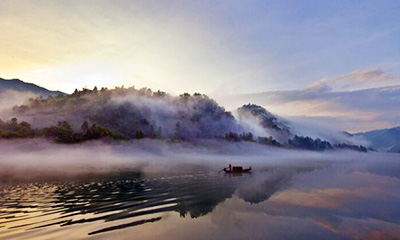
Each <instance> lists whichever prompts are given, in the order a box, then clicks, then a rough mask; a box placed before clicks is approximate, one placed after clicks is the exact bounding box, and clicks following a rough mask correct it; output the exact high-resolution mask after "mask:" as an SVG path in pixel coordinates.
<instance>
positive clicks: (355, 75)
mask: <svg viewBox="0 0 400 240" xmlns="http://www.w3.org/2000/svg"><path fill="white" fill-rule="evenodd" d="M398 84H400V77H399V76H392V75H389V74H386V73H385V72H383V71H382V70H381V69H371V70H358V71H353V72H351V73H347V74H344V75H341V76H338V77H335V78H331V79H322V80H320V81H317V82H314V83H313V84H312V85H311V86H310V88H311V89H313V88H321V86H323V87H324V88H328V89H329V90H334V91H354V90H360V89H366V88H378V87H385V86H391V85H398Z"/></svg>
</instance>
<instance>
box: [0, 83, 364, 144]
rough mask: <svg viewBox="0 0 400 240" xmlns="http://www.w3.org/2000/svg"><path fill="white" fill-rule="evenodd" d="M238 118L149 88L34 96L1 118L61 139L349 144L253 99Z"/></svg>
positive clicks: (2, 133) (210, 104)
mask: <svg viewBox="0 0 400 240" xmlns="http://www.w3.org/2000/svg"><path fill="white" fill-rule="evenodd" d="M237 114H238V119H236V118H235V117H234V116H233V115H232V114H231V113H230V112H228V111H226V110H225V109H224V108H223V107H221V106H219V105H218V104H217V102H215V101H214V100H213V99H211V98H209V97H207V96H206V95H204V94H199V93H195V94H193V95H190V94H187V93H184V94H182V95H179V96H171V95H169V94H167V93H165V92H162V91H157V92H153V91H152V90H150V89H148V88H142V89H135V88H134V87H130V88H124V87H121V88H119V87H117V88H115V89H112V90H108V89H106V88H102V89H100V90H99V89H97V88H94V89H93V90H89V89H84V90H82V91H78V90H76V91H75V92H74V93H73V94H70V95H58V96H50V97H48V98H43V97H40V98H36V99H30V100H29V101H28V102H27V103H26V104H25V105H21V106H16V107H14V108H13V109H12V111H11V113H8V116H10V115H11V116H12V117H13V119H11V120H7V119H4V121H0V137H2V138H18V137H48V138H52V139H54V140H55V141H56V142H59V143H79V142H83V141H87V140H92V139H99V138H105V139H114V140H129V139H141V138H158V139H167V140H173V141H190V142H193V141H196V139H220V140H226V141H236V142H237V141H252V142H257V143H261V144H266V145H272V146H276V147H289V148H302V149H309V150H328V149H335V148H350V149H356V150H362V151H365V150H366V149H365V148H363V147H360V146H352V145H351V144H350V145H349V143H343V145H338V144H335V145H333V144H331V143H329V142H328V141H324V140H321V139H312V138H309V137H307V136H296V135H294V134H293V133H292V132H291V131H290V128H289V127H288V126H287V125H286V124H285V122H284V121H281V120H280V119H279V118H277V117H276V116H274V115H273V114H271V113H269V112H268V111H267V110H265V109H264V108H262V107H260V106H257V105H253V104H249V105H244V106H243V107H241V108H239V109H238V111H237Z"/></svg>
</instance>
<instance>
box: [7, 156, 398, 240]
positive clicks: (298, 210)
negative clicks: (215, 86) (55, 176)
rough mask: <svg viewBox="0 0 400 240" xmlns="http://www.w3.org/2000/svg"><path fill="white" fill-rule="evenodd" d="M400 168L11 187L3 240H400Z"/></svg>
mask: <svg viewBox="0 0 400 240" xmlns="http://www.w3.org/2000/svg"><path fill="white" fill-rule="evenodd" d="M399 162H400V161H396V160H388V161H385V160H381V161H380V162H379V163H376V162H371V161H354V162H343V163H334V162H330V163H326V162H325V163H314V164H311V165H310V164H307V166H302V165H301V164H299V165H296V166H285V167H283V166H270V167H258V168H257V169H256V170H255V171H254V172H253V173H252V174H243V175H226V174H222V173H221V174H218V173H216V172H207V171H205V172H196V173H182V174H175V175H172V176H145V175H141V174H138V173H124V174H120V175H113V176H109V177H102V178H99V179H96V180H93V179H91V180H90V181H88V180H83V179H82V180H76V181H74V182H40V183H21V184H13V185H10V184H3V185H1V187H0V239H400V190H399V189H400V165H399Z"/></svg>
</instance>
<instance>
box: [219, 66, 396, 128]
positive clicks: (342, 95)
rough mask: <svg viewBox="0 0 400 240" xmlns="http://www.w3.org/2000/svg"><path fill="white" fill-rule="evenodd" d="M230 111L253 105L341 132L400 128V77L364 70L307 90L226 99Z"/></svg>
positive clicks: (224, 102)
mask: <svg viewBox="0 0 400 240" xmlns="http://www.w3.org/2000/svg"><path fill="white" fill-rule="evenodd" d="M218 101H220V103H221V104H222V105H224V106H226V107H227V108H228V109H232V108H235V107H237V106H240V105H242V104H245V103H248V102H251V103H255V104H259V105H262V106H263V107H265V108H266V109H268V110H269V111H271V112H273V113H275V114H278V115H283V116H285V117H287V118H289V119H290V118H291V117H295V118H297V119H299V118H304V119H305V120H307V119H310V118H313V120H314V121H316V120H318V119H320V120H321V121H320V123H322V124H326V125H329V126H334V127H335V128H336V129H338V130H347V131H354V132H357V131H367V130H371V129H376V128H386V127H394V126H398V125H400V122H399V119H400V113H399V112H398V110H397V108H398V106H400V77H399V76H391V75H388V74H386V73H384V72H383V71H382V70H379V69H378V70H362V71H354V72H351V73H349V74H344V75H341V76H339V77H336V78H332V79H323V80H320V81H317V82H315V83H313V84H312V85H310V86H309V87H307V88H304V89H300V90H291V91H271V92H262V93H254V94H245V95H236V96H226V97H221V98H218Z"/></svg>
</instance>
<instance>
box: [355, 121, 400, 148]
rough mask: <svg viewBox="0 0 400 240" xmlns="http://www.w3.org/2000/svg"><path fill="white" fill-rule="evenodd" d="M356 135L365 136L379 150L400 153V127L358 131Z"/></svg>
mask: <svg viewBox="0 0 400 240" xmlns="http://www.w3.org/2000/svg"><path fill="white" fill-rule="evenodd" d="M354 136H358V137H363V138H365V139H366V140H368V141H369V142H371V144H372V147H373V148H376V149H378V150H381V151H388V152H397V153H400V127H395V128H390V129H379V130H374V131H369V132H364V133H356V134H354Z"/></svg>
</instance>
